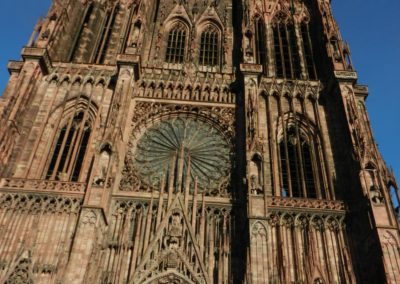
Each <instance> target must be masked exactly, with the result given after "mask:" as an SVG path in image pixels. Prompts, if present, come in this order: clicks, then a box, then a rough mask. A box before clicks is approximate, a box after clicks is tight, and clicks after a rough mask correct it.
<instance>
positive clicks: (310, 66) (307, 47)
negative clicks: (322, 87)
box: [301, 24, 317, 80]
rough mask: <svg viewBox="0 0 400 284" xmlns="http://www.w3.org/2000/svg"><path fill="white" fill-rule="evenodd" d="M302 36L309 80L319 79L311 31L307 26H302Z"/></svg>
mask: <svg viewBox="0 0 400 284" xmlns="http://www.w3.org/2000/svg"><path fill="white" fill-rule="evenodd" d="M301 35H302V38H303V47H304V60H305V65H306V68H307V73H308V78H309V79H311V80H315V79H317V72H316V68H315V63H314V58H313V50H312V43H311V37H310V30H309V26H308V25H307V24H302V25H301Z"/></svg>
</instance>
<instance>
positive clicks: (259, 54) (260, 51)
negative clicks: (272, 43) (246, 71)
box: [254, 18, 267, 73]
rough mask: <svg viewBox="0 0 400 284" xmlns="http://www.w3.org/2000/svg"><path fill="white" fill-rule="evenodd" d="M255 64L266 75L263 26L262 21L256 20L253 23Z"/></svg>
mask: <svg viewBox="0 0 400 284" xmlns="http://www.w3.org/2000/svg"><path fill="white" fill-rule="evenodd" d="M254 30H255V46H256V63H257V64H260V65H262V66H263V69H264V73H267V70H266V66H267V52H266V51H267V43H266V41H265V38H266V34H265V25H264V22H263V20H262V19H260V18H257V19H256V20H255V22H254Z"/></svg>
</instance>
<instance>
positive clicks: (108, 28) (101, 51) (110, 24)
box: [94, 4, 119, 64]
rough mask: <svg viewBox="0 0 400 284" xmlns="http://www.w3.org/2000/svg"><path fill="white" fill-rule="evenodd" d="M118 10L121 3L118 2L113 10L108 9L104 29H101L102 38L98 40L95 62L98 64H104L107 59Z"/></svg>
mask: <svg viewBox="0 0 400 284" xmlns="http://www.w3.org/2000/svg"><path fill="white" fill-rule="evenodd" d="M118 11H119V5H118V4H116V5H115V6H114V7H113V9H112V10H111V11H108V12H107V13H106V17H105V20H104V24H103V29H102V30H101V34H100V39H99V41H98V47H97V50H96V55H95V59H94V60H95V62H96V63H98V64H103V63H104V61H105V59H106V55H107V50H108V47H109V45H110V39H111V35H112V31H113V28H114V24H115V19H116V17H117V15H118Z"/></svg>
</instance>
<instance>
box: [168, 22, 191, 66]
mask: <svg viewBox="0 0 400 284" xmlns="http://www.w3.org/2000/svg"><path fill="white" fill-rule="evenodd" d="M187 37H188V31H187V28H186V26H185V25H184V24H182V23H177V24H176V25H175V26H173V28H172V29H171V30H170V32H169V35H168V45H167V52H166V56H165V61H166V62H168V63H183V62H184V60H185V52H186V42H187Z"/></svg>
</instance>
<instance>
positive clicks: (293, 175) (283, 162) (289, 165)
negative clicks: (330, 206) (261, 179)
mask: <svg viewBox="0 0 400 284" xmlns="http://www.w3.org/2000/svg"><path fill="white" fill-rule="evenodd" d="M279 156H280V175H281V186H282V196H284V197H307V198H317V197H319V196H318V195H317V192H318V190H319V189H318V188H319V184H318V182H317V180H318V178H317V174H318V170H317V167H316V164H317V161H316V157H315V156H316V154H315V153H314V151H313V141H309V139H308V137H306V135H304V133H302V131H301V130H300V129H299V127H298V126H296V125H289V126H288V127H287V129H286V131H284V133H283V135H282V139H281V141H280V142H279Z"/></svg>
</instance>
